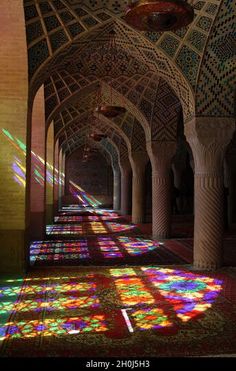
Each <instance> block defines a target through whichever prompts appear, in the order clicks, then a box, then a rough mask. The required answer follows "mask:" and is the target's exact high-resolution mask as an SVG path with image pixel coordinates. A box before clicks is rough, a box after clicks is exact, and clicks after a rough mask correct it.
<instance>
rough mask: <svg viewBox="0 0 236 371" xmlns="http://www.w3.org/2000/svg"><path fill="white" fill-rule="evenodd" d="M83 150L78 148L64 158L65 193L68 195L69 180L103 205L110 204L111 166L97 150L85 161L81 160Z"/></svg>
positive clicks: (111, 193)
mask: <svg viewBox="0 0 236 371" xmlns="http://www.w3.org/2000/svg"><path fill="white" fill-rule="evenodd" d="M82 156H83V151H82V149H79V150H77V151H75V152H74V153H73V154H72V155H71V156H69V157H68V158H67V159H66V194H67V195H70V181H72V182H73V183H75V184H77V185H78V186H79V187H80V188H81V189H82V190H83V191H84V192H85V193H87V194H88V195H91V196H94V197H96V199H97V200H98V201H99V202H101V203H102V204H105V205H108V206H109V205H111V204H112V195H113V173H112V168H111V166H110V165H109V164H108V163H107V161H106V159H105V158H104V157H103V155H102V154H100V153H99V152H95V153H93V154H92V155H91V157H89V158H88V160H87V161H86V162H83V161H82Z"/></svg>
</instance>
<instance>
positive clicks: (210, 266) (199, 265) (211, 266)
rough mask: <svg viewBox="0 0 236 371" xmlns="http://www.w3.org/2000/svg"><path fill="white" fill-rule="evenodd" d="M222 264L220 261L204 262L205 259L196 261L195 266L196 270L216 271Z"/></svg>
mask: <svg viewBox="0 0 236 371" xmlns="http://www.w3.org/2000/svg"><path fill="white" fill-rule="evenodd" d="M221 266H222V265H221V264H220V263H215V262H207V263H206V262H204V261H200V260H198V261H194V263H193V268H194V270H199V271H200V270H204V271H216V270H217V269H219V268H220V267H221Z"/></svg>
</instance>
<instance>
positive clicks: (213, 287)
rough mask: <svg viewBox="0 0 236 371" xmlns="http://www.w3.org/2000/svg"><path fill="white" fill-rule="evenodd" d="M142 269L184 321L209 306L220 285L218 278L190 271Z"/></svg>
mask: <svg viewBox="0 0 236 371" xmlns="http://www.w3.org/2000/svg"><path fill="white" fill-rule="evenodd" d="M142 271H143V272H145V274H147V277H148V279H149V280H150V282H151V283H152V285H153V286H154V287H155V288H157V289H158V292H159V293H160V294H161V295H162V296H163V298H165V299H166V300H167V301H168V302H169V303H170V304H171V305H172V306H173V309H174V310H175V312H176V313H177V317H178V318H180V319H181V320H182V321H184V322H186V321H188V320H190V319H191V318H193V317H195V316H196V315H198V314H200V313H202V312H204V311H205V310H206V309H208V308H210V307H211V305H212V303H213V302H214V300H215V298H216V297H217V296H218V294H219V292H220V290H221V286H222V281H220V280H218V279H214V278H211V277H206V276H201V275H200V274H193V273H191V272H185V271H180V270H175V269H165V268H153V267H145V268H142Z"/></svg>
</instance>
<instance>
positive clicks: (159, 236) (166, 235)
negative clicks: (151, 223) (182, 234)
mask: <svg viewBox="0 0 236 371" xmlns="http://www.w3.org/2000/svg"><path fill="white" fill-rule="evenodd" d="M152 238H153V239H154V240H169V239H170V233H153V234H152Z"/></svg>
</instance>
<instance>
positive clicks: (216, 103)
mask: <svg viewBox="0 0 236 371" xmlns="http://www.w3.org/2000/svg"><path fill="white" fill-rule="evenodd" d="M235 35H236V4H235V1H233V0H228V1H224V2H222V4H221V8H220V12H219V14H218V16H217V20H216V22H215V23H214V26H213V28H212V32H211V35H210V39H209V41H208V45H207V50H206V52H205V55H204V58H203V61H202V65H201V73H200V78H199V80H198V85H197V97H198V99H197V102H196V103H197V107H196V111H197V115H201V116H219V117H220V116H223V117H227V116H234V115H235V86H236V36H235Z"/></svg>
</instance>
